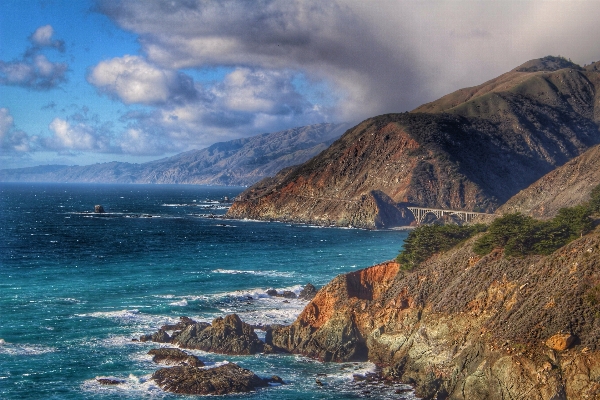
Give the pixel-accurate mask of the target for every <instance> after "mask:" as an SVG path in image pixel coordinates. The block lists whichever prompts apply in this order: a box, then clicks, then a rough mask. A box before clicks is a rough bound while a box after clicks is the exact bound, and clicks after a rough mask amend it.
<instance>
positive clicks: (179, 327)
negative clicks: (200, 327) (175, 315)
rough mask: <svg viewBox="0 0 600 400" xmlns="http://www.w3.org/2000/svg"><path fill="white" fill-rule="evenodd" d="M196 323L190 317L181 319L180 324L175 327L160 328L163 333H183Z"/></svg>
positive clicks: (165, 326) (164, 326)
mask: <svg viewBox="0 0 600 400" xmlns="http://www.w3.org/2000/svg"><path fill="white" fill-rule="evenodd" d="M195 323H196V321H194V320H193V319H191V318H189V317H185V316H184V317H179V322H178V323H176V324H174V325H169V324H166V325H163V326H161V327H160V329H161V330H163V331H182V330H184V329H185V328H187V327H188V326H190V325H192V324H195Z"/></svg>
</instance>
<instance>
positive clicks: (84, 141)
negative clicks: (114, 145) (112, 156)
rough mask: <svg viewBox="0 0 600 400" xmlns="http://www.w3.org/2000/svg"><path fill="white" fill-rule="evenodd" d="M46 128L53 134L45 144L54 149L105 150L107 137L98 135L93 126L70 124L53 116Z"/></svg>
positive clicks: (107, 147) (107, 144)
mask: <svg viewBox="0 0 600 400" xmlns="http://www.w3.org/2000/svg"><path fill="white" fill-rule="evenodd" d="M48 129H50V131H52V133H53V136H52V137H51V138H49V139H48V140H47V141H46V146H47V147H48V148H50V149H54V150H59V151H60V150H67V151H107V150H109V148H110V146H109V138H108V137H103V136H102V135H100V134H99V133H98V132H97V131H96V130H95V129H94V128H92V127H90V126H88V125H86V124H84V123H79V124H75V125H72V124H71V123H70V122H69V121H67V120H64V119H61V118H54V119H53V120H52V122H51V123H50V125H48Z"/></svg>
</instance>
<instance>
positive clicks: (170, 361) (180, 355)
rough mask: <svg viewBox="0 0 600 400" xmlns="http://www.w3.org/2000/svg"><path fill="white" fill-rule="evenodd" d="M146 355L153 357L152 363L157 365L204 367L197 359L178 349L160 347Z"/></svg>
mask: <svg viewBox="0 0 600 400" xmlns="http://www.w3.org/2000/svg"><path fill="white" fill-rule="evenodd" d="M148 354H149V355H151V356H153V357H152V361H154V362H155V363H157V364H166V365H187V366H190V367H203V366H204V363H203V362H202V361H200V359H199V358H198V357H196V356H195V355H193V354H188V353H186V352H185V351H183V350H180V349H174V348H166V347H161V348H159V349H152V350H150V351H149V352H148Z"/></svg>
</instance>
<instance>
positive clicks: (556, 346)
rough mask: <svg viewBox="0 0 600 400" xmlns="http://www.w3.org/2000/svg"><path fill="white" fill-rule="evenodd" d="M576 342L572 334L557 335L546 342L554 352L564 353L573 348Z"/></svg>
mask: <svg viewBox="0 0 600 400" xmlns="http://www.w3.org/2000/svg"><path fill="white" fill-rule="evenodd" d="M574 342H575V336H573V335H571V334H570V333H557V334H556V335H553V336H552V337H550V338H549V339H548V340H546V346H548V347H550V348H551V349H552V350H556V351H564V350H566V349H568V348H569V347H571V345H572V344H573V343H574Z"/></svg>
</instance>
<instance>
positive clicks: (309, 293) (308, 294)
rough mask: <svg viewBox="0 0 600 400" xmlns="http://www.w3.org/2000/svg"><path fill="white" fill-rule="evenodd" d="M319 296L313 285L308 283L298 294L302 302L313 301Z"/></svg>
mask: <svg viewBox="0 0 600 400" xmlns="http://www.w3.org/2000/svg"><path fill="white" fill-rule="evenodd" d="M316 294H317V288H316V287H315V286H314V285H313V284H312V283H308V284H307V285H306V286H304V288H303V289H302V290H301V291H300V293H298V298H300V299H302V300H312V299H313V298H314V297H315V296H316Z"/></svg>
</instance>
